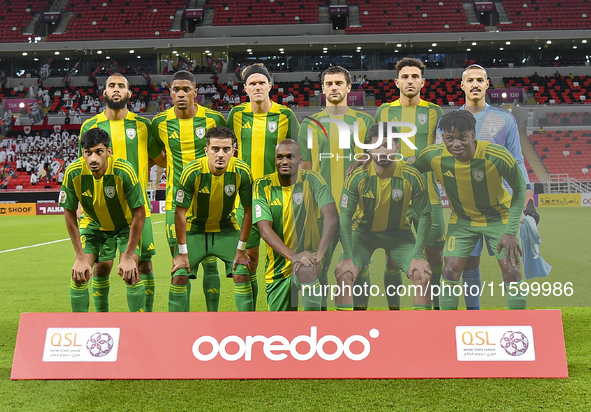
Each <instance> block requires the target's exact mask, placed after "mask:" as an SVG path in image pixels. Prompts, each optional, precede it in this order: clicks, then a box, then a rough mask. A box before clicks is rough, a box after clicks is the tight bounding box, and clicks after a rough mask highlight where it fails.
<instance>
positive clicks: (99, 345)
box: [86, 332, 114, 358]
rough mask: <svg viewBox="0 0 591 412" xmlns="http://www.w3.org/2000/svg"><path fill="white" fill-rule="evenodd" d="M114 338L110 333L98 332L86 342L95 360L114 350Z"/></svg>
mask: <svg viewBox="0 0 591 412" xmlns="http://www.w3.org/2000/svg"><path fill="white" fill-rule="evenodd" d="M113 343H114V341H113V338H112V337H111V335H109V334H108V333H101V332H96V333H93V334H92V336H91V337H90V338H88V341H87V342H86V349H88V351H89V352H90V354H91V355H92V356H94V357H95V358H102V357H103V356H106V355H108V354H109V352H111V349H113Z"/></svg>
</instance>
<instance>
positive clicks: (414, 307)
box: [412, 303, 431, 310]
mask: <svg viewBox="0 0 591 412" xmlns="http://www.w3.org/2000/svg"><path fill="white" fill-rule="evenodd" d="M412 307H413V309H414V310H431V305H416V304H414V303H413V305H412Z"/></svg>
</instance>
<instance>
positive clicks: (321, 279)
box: [318, 269, 328, 310]
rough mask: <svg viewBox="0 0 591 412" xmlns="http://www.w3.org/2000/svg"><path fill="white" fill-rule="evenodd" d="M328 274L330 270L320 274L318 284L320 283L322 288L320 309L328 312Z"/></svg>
mask: <svg viewBox="0 0 591 412" xmlns="http://www.w3.org/2000/svg"><path fill="white" fill-rule="evenodd" d="M327 272H328V269H324V270H322V272H321V273H320V276H318V282H319V283H320V288H321V291H320V293H321V294H322V306H321V307H320V310H328V293H326V291H327V290H328V288H327V286H328V273H327Z"/></svg>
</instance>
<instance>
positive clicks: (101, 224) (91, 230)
mask: <svg viewBox="0 0 591 412" xmlns="http://www.w3.org/2000/svg"><path fill="white" fill-rule="evenodd" d="M110 143H111V138H110V137H109V134H108V133H107V132H105V131H104V130H102V129H99V128H94V129H90V130H89V131H87V132H86V133H84V135H82V137H81V139H80V144H81V146H82V157H81V158H79V159H78V160H76V161H75V162H73V163H72V164H71V165H70V166H68V168H67V169H66V174H65V176H64V181H63V184H62V188H61V191H60V194H59V205H60V206H62V207H63V208H64V214H65V218H66V227H67V229H68V234H69V235H70V240H71V241H72V245H73V246H74V251H75V252H76V262H75V263H74V267H73V268H72V280H71V282H70V302H71V304H72V311H74V312H88V306H89V302H90V299H89V294H88V281H89V280H90V277H91V274H92V265H93V264H94V263H95V262H96V260H97V258H98V254H99V252H100V251H101V248H102V246H103V245H104V243H105V242H107V241H109V240H110V239H115V241H116V243H117V246H118V248H119V251H120V253H121V255H120V260H119V266H118V268H117V272H118V273H119V275H120V276H122V278H123V280H124V281H125V283H126V284H127V303H128V306H129V310H130V311H131V312H143V311H144V310H145V302H146V292H145V287H144V284H143V281H142V280H141V278H140V275H139V271H138V267H137V266H138V258H139V256H138V255H139V253H140V249H141V245H139V246H138V244H139V242H140V236H141V234H142V229H143V226H144V221H145V218H146V211H145V208H144V194H143V189H142V186H141V184H140V181H139V179H138V177H137V175H136V173H135V172H134V170H133V167H132V165H131V164H130V163H129V162H127V161H125V160H123V159H120V158H118V157H115V156H111V153H112V149H111V147H109V146H110ZM78 202H80V204H81V205H82V209H83V212H84V215H83V217H82V220H81V221H80V228H78V224H77V219H76V211H77V209H78Z"/></svg>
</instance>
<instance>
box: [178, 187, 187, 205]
mask: <svg viewBox="0 0 591 412" xmlns="http://www.w3.org/2000/svg"><path fill="white" fill-rule="evenodd" d="M183 200H185V192H183V191H182V190H181V189H179V190H178V191H177V192H176V202H177V203H183Z"/></svg>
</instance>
